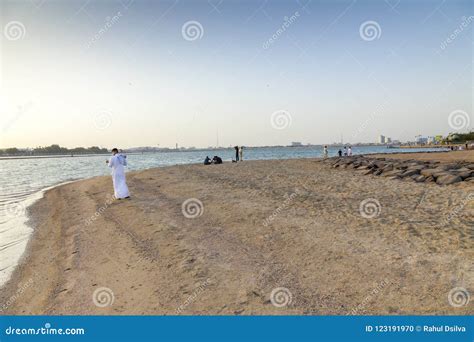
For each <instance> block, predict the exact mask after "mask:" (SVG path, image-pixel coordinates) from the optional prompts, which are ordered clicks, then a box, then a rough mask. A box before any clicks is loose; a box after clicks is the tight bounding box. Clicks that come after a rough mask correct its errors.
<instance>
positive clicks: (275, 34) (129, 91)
mask: <svg viewBox="0 0 474 342" xmlns="http://www.w3.org/2000/svg"><path fill="white" fill-rule="evenodd" d="M0 1H1V2H0V3H1V5H0V12H1V14H0V24H1V25H0V30H2V35H1V43H0V58H1V74H0V79H1V91H0V96H1V97H0V113H1V117H0V147H9V146H18V147H35V146H40V145H41V146H45V145H49V144H53V143H58V144H60V145H62V146H67V147H74V146H91V145H100V146H104V147H112V146H118V147H124V148H126V147H132V146H145V145H149V146H157V145H159V146H161V147H167V146H174V145H175V143H178V144H179V145H180V146H196V147H207V146H214V145H216V140H217V132H218V135H219V144H220V145H221V146H229V145H231V144H232V145H236V144H237V145H241V144H242V145H247V146H251V145H273V144H289V143H290V142H291V141H301V142H303V143H320V144H322V143H332V142H334V141H339V140H340V138H341V134H342V135H343V136H344V140H345V141H350V142H359V141H361V142H375V141H376V139H377V136H378V135H379V134H384V135H386V136H390V137H392V138H394V139H401V140H406V139H414V136H415V135H418V134H423V135H435V134H447V133H448V132H451V131H454V129H453V126H454V128H455V129H460V130H464V131H465V130H467V129H469V128H471V127H472V126H473V124H474V120H473V117H472V113H473V111H472V109H473V26H474V17H473V15H474V11H473V6H472V1H469V0H466V1H455V0H454V1H443V0H439V1H438V0H437V1H427V0H424V1H413V0H410V1H408V0H406V1H398V0H386V1H361V0H359V1H315V0H313V1H311V0H299V1H294V0H293V1H290V0H288V1H235V0H233V1H230V0H213V1H207V0H204V1H196V0H195V1H184V0H181V1H139V0H135V1H131V0H121V1H118V0H117V1H113V0H109V1H105V0H104V1H98V0H80V1H59V0H58V1H51V0H25V1H5V0H0ZM451 113H454V114H451ZM450 114H451V117H450ZM466 115H467V116H466ZM450 120H451V121H450ZM453 120H454V121H455V123H453ZM459 120H460V121H461V122H459ZM450 123H451V125H450Z"/></svg>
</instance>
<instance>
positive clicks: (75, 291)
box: [0, 151, 474, 315]
mask: <svg viewBox="0 0 474 342" xmlns="http://www.w3.org/2000/svg"><path fill="white" fill-rule="evenodd" d="M466 153H467V154H466V155H465V156H464V155H463V158H464V157H466V158H473V156H474V154H473V152H472V151H469V152H466ZM451 154H452V155H455V154H456V158H459V156H461V154H460V153H459V152H453V153H451V152H449V153H439V155H440V156H436V154H433V153H430V154H426V155H427V156H429V158H432V159H433V158H454V157H451V156H450V155H451ZM416 155H419V156H416V158H424V156H425V154H416ZM404 156H405V155H400V158H405V157H404ZM391 157H395V156H391ZM397 157H398V156H397ZM414 157H415V154H414V155H410V158H414ZM127 179H128V184H129V187H130V191H131V194H132V199H131V200H122V201H112V200H111V199H110V198H111V195H112V181H111V178H110V177H97V178H93V179H88V180H83V181H78V182H74V183H71V184H66V185H63V186H60V187H57V188H54V189H52V190H50V191H48V192H47V193H46V194H45V197H44V198H43V199H42V200H40V201H38V202H37V203H36V204H35V205H34V206H33V207H32V208H31V210H30V213H31V217H32V222H31V223H32V224H33V225H34V226H35V233H34V236H33V238H32V239H31V241H30V243H29V246H28V254H27V256H25V258H24V260H23V262H22V264H21V265H20V266H19V267H18V268H17V270H16V271H15V273H14V276H13V278H12V279H11V280H10V281H9V282H8V283H7V285H6V286H5V287H4V288H3V289H2V291H1V294H0V304H1V306H0V309H1V310H2V311H3V312H2V314H71V315H74V314H89V315H101V314H112V315H117V314H118V315H125V314H130V315H142V314H150V315H166V314H188V315H194V314H230V315H233V314H244V315H249V314H256V315H260V314H270V315H279V314H290V315H293V314H314V315H323V314H324V315H328V314H334V315H345V314H362V315H363V314H396V315H401V314H428V315H431V314H448V315H465V314H473V313H474V310H473V306H472V300H471V302H470V303H468V304H467V305H461V306H459V307H456V306H453V305H450V303H449V300H448V295H449V293H450V291H452V290H453V289H456V288H463V289H466V290H467V291H468V292H469V293H470V294H471V296H472V294H473V293H474V276H473V272H474V266H473V262H472V261H473V260H474V251H473V246H474V245H473V241H474V233H473V230H472V227H473V224H474V222H473V220H474V219H473V218H474V201H473V200H471V199H472V197H470V195H471V194H472V193H473V192H474V184H472V182H463V183H458V184H454V185H451V186H446V187H441V186H438V185H436V184H427V183H426V184H425V183H420V184H418V183H413V182H405V181H395V180H389V179H386V178H382V177H375V176H363V175H361V174H360V173H358V172H357V171H355V170H350V169H346V170H335V169H333V168H331V167H329V166H327V165H325V164H323V163H320V162H318V161H317V160H314V159H304V160H288V161H278V160H274V161H245V162H242V163H238V164H235V163H227V164H223V165H211V166H204V165H184V166H173V167H166V168H158V169H151V170H146V171H139V172H130V173H128V174H127ZM195 199H197V200H199V201H196V200H195ZM374 199H375V200H376V201H375V202H374V201H373V200H374ZM364 201H365V202H364ZM370 201H372V202H370ZM185 202H186V203H190V206H188V207H187V209H183V203H185ZM367 202H369V203H379V204H380V206H378V204H377V205H376V208H375V209H376V210H375V212H374V211H373V210H371V209H370V208H368V209H367V208H363V209H362V210H361V203H367ZM201 203H202V206H201ZM193 204H194V205H195V206H193ZM372 209H374V208H373V207H372ZM374 213H375V214H374ZM282 288H284V289H282ZM272 292H273V294H274V295H273V296H272ZM276 292H279V295H275V293H276ZM451 299H452V298H451ZM272 300H273V301H272Z"/></svg>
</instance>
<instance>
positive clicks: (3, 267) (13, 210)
mask: <svg viewBox="0 0 474 342" xmlns="http://www.w3.org/2000/svg"><path fill="white" fill-rule="evenodd" d="M337 151H338V148H336V147H331V148H330V149H329V155H330V156H334V155H336V154H337ZM405 151H407V152H416V151H417V150H415V149H410V150H403V149H388V148H386V147H382V146H363V147H354V148H353V153H354V154H368V153H377V152H385V153H387V152H388V153H390V152H405ZM423 151H426V149H423ZM206 155H208V156H210V157H211V158H212V157H213V156H214V155H218V156H220V157H221V158H222V159H223V160H224V161H230V160H231V159H232V157H233V156H234V150H233V149H220V150H209V151H202V150H201V151H186V152H166V153H164V152H162V153H145V154H129V155H128V158H127V161H128V170H129V171H132V170H143V169H148V168H153V167H163V166H169V165H179V164H191V163H201V162H203V160H204V158H205V157H206ZM321 156H322V148H321V147H278V148H276V147H271V148H270V147H269V148H255V149H252V148H247V149H245V150H244V159H245V160H257V159H291V158H317V157H321ZM105 159H106V156H103V155H100V156H85V157H72V158H71V157H65V158H28V159H3V160H0V174H1V179H0V286H1V285H2V284H3V283H5V282H6V281H7V280H8V279H9V277H10V276H11V274H12V272H13V269H14V267H15V266H16V265H17V263H18V261H19V259H20V258H21V256H22V255H23V253H24V251H25V248H26V245H27V242H28V239H29V237H30V236H31V233H32V232H33V228H32V227H29V226H28V225H27V220H28V218H27V216H26V208H27V207H28V206H29V205H31V204H32V203H34V201H36V200H38V199H39V198H41V197H42V196H43V193H44V191H45V189H47V188H49V187H53V186H55V185H57V184H61V183H64V182H68V181H73V180H78V179H83V178H89V177H94V176H101V175H106V174H110V170H109V168H108V167H107V166H106V165H105Z"/></svg>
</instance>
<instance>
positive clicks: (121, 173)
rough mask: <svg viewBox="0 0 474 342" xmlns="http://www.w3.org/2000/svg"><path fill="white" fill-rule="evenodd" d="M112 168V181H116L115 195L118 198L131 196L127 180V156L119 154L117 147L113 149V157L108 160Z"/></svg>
mask: <svg viewBox="0 0 474 342" xmlns="http://www.w3.org/2000/svg"><path fill="white" fill-rule="evenodd" d="M107 163H108V165H109V167H110V168H111V169H112V182H113V183H114V195H115V198H116V199H122V198H130V193H129V192H128V187H127V182H126V181H125V169H124V166H126V165H127V160H126V157H125V156H124V155H122V154H119V152H118V150H117V149H116V148H114V149H112V157H111V158H110V160H108V161H107Z"/></svg>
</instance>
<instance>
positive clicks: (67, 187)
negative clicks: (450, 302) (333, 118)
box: [0, 152, 459, 314]
mask: <svg viewBox="0 0 474 342" xmlns="http://www.w3.org/2000/svg"><path fill="white" fill-rule="evenodd" d="M415 153H416V152H415ZM426 153H427V152H422V153H418V154H423V155H425V154H426ZM435 153H443V154H444V153H445V152H435ZM453 153H459V152H453ZM387 154H392V153H386V154H385V153H384V154H383V156H384V157H386V155H387ZM407 154H412V155H413V154H414V153H410V152H408V153H407ZM430 154H431V153H430ZM379 155H380V154H379ZM366 156H369V157H370V156H372V155H366ZM317 160H320V158H318V159H316V158H302V159H300V160H299V159H292V160H261V161H246V162H245V163H242V164H238V165H235V164H232V163H225V164H223V166H226V167H227V170H226V171H230V167H233V166H235V167H237V168H239V167H241V168H242V167H246V165H250V164H254V166H255V167H257V164H260V165H258V167H263V168H266V167H267V166H266V165H265V164H276V165H287V166H288V167H291V165H292V164H291V163H301V164H302V165H304V166H305V167H307V166H308V165H311V164H314V162H315V161H317ZM244 164H245V165H244ZM209 167H210V168H211V169H209ZM218 167H219V166H217V167H216V166H201V165H200V164H184V165H177V166H166V167H159V168H151V169H146V170H140V171H132V172H128V173H127V177H128V179H130V181H131V182H132V181H133V182H134V186H135V187H137V186H138V188H136V189H134V191H133V192H132V195H134V194H135V195H134V196H133V198H132V201H131V202H125V201H123V202H121V203H117V202H114V203H111V204H110V208H112V209H110V210H115V207H117V206H122V207H126V208H128V207H130V206H131V205H132V206H133V201H136V200H138V201H141V199H140V192H139V191H140V188H141V190H142V191H145V192H146V190H145V189H146V188H143V186H145V185H144V182H145V180H146V179H147V178H148V176H147V175H148V174H150V175H154V174H160V175H161V176H166V174H165V171H169V172H170V173H171V174H175V173H178V174H182V173H183V170H181V169H188V170H189V171H190V172H191V174H193V175H194V176H196V175H195V172H197V175H198V176H199V175H200V174H201V173H202V172H206V171H211V174H214V173H215V171H216V169H217V168H218ZM212 168H214V170H212ZM199 169H201V171H199ZM321 171H322V170H321ZM247 172H251V173H252V170H247ZM338 172H340V171H338ZM342 172H344V171H342ZM214 176H215V175H214ZM222 177H224V178H225V176H222ZM222 177H220V176H218V178H217V179H220V178H222ZM152 178H153V179H155V177H151V178H150V179H152ZM169 180H170V181H173V177H171V178H170V179H169ZM183 181H184V179H183ZM220 181H224V179H222V180H220ZM220 181H219V182H220ZM387 181H388V180H387ZM137 182H138V183H137ZM93 183H99V184H102V185H106V184H108V183H110V184H108V185H106V186H105V188H104V189H102V187H98V185H92V188H93V189H94V192H92V193H91V195H88V196H89V197H94V198H92V199H87V201H85V202H84V203H82V202H83V201H82V200H81V201H79V202H81V203H79V207H80V209H83V210H84V212H89V213H92V214H93V213H94V212H97V210H99V209H100V208H101V206H104V204H105V203H107V202H106V198H107V193H109V195H110V192H111V190H112V189H111V180H110V176H97V177H92V178H87V179H80V180H75V181H71V182H67V183H66V184H63V183H61V184H58V185H55V186H53V187H50V189H48V190H46V189H43V190H41V191H44V197H43V198H42V199H40V200H38V201H36V202H35V203H34V204H33V205H32V206H31V207H28V214H29V216H30V218H29V220H28V222H27V223H28V224H31V225H33V226H35V227H34V228H33V233H32V234H31V236H30V237H29V241H28V243H27V246H26V249H25V252H24V253H23V255H22V257H21V259H20V261H19V264H18V266H17V267H16V268H15V270H14V272H13V275H12V276H11V277H10V280H8V281H7V282H6V283H5V284H4V285H3V286H2V295H0V299H1V300H2V301H3V303H5V302H7V301H8V299H11V298H13V297H14V296H15V295H16V294H18V289H22V284H30V283H31V284H30V285H28V286H27V288H25V289H23V290H22V292H21V296H19V297H24V296H25V297H26V296H27V293H28V292H29V291H31V287H36V286H38V287H40V288H42V289H46V288H47V289H49V290H48V291H45V292H46V293H45V294H44V295H43V296H42V298H41V300H38V299H35V300H33V302H35V303H36V305H37V309H39V311H35V309H34V308H32V309H31V313H36V314H38V313H42V312H44V313H60V314H64V313H67V312H68V311H67V308H65V310H66V311H64V312H62V313H61V311H59V312H58V311H57V310H58V308H56V307H54V306H51V304H49V309H48V305H46V304H45V303H50V302H53V301H54V297H55V296H60V294H61V293H67V292H69V291H70V289H69V288H70V287H74V284H71V283H70V281H69V280H68V277H67V276H64V275H61V274H60V273H61V272H60V271H58V266H59V264H64V262H65V260H67V259H70V260H69V262H67V264H69V266H70V267H66V268H64V267H62V268H63V271H64V272H70V271H71V270H72V269H73V266H74V265H75V264H76V263H77V262H79V261H77V260H76V257H75V256H74V255H75V254H77V253H78V252H80V251H75V249H74V246H76V245H77V243H78V241H74V240H75V239H74V238H73V239H72V240H71V239H70V237H71V236H74V235H75V234H76V233H77V232H73V231H70V229H69V228H67V227H66V226H62V225H60V226H58V225H57V222H56V221H55V219H57V218H58V217H61V215H62V214H63V210H66V211H68V210H69V208H68V207H65V206H64V203H63V205H61V206H59V207H57V205H58V204H59V201H60V200H59V199H60V198H62V197H64V196H65V197H66V198H74V196H75V195H74V194H73V193H75V192H82V193H84V194H88V192H87V191H86V188H87V187H89V186H90V184H93ZM135 183H136V184H135ZM224 184H226V182H225V181H224ZM164 186H166V185H165V184H162V183H161V182H160V184H159V186H158V188H160V187H164ZM196 186H197V189H200V188H201V187H202V185H199V184H196ZM178 188H179V189H180V191H183V189H182V187H181V186H179V185H178ZM137 190H138V191H137ZM174 190H176V189H173V191H174ZM272 192H274V191H272ZM159 193H160V191H159ZM286 193H288V192H286ZM166 194H167V195H173V193H169V192H168V193H166ZM96 195H97V196H100V198H101V199H102V200H101V201H99V202H97V201H96V200H95V199H96V198H95V196H96ZM162 195H165V194H163V193H162ZM135 196H136V197H135ZM208 196H209V195H208ZM164 197H165V198H166V196H164ZM296 197H297V196H296ZM289 198H291V199H292V197H289ZM76 200H77V199H76ZM156 200H157V201H158V202H159V201H160V200H159V198H158V199H156ZM63 202H64V201H63ZM290 202H291V201H290ZM282 203H286V202H283V201H281V202H280V201H277V202H275V204H279V205H280V206H281V205H282ZM175 204H176V203H175ZM285 205H286V204H285ZM288 206H291V203H289V204H288ZM178 207H179V206H178ZM97 208H99V209H97ZM206 208H207V206H206ZM271 208H272V206H270V209H271ZM275 208H276V209H278V208H280V207H279V206H276V207H273V209H275ZM75 209H78V208H75ZM169 209H170V208H169ZM284 209H286V208H284ZM106 210H109V208H108V207H107V208H106ZM124 210H126V209H124ZM147 210H151V209H150V208H148V209H147ZM172 210H173V211H176V208H172ZM126 211H127V210H126ZM145 211H146V210H145ZM270 213H271V211H270ZM75 214H77V216H79V217H81V219H82V220H84V218H85V217H87V215H85V216H84V215H81V214H80V213H77V212H76V213H75ZM144 214H146V213H144ZM144 214H143V215H144ZM256 214H258V213H256ZM143 215H142V214H140V216H142V217H143V219H145V220H146V219H147V215H144V216H143ZM178 215H179V213H178ZM175 216H176V214H173V216H172V217H168V218H167V219H166V220H165V221H166V222H162V224H166V225H170V226H176V222H173V221H175V220H178V221H181V220H182V218H177V217H175ZM99 218H100V219H103V217H99ZM107 218H108V219H109V220H111V221H112V224H111V223H110V222H108V223H107V225H109V226H111V228H112V231H113V230H114V229H115V228H114V226H117V224H118V225H119V226H120V225H121V222H122V221H124V220H126V219H127V217H122V216H121V215H120V219H118V220H116V219H114V217H113V216H112V217H107ZM275 220H276V219H275ZM73 221H74V220H73ZM185 221H187V220H184V221H183V224H184V223H185ZM253 222H254V223H252V224H251V226H252V225H257V226H259V225H260V223H261V222H255V221H253ZM262 222H263V221H262ZM98 223H99V222H94V224H92V225H91V226H94V225H96V224H98ZM101 223H103V222H101ZM74 225H75V226H76V228H78V229H79V228H80V229H86V228H88V227H85V228H84V226H85V225H84V222H79V224H78V222H74ZM153 225H155V224H153ZM53 227H55V228H57V230H58V231H55V230H54V229H53ZM95 229H96V230H97V227H96V228H95ZM163 229H164V228H162V230H163ZM123 230H124V229H119V231H122V233H121V234H125V236H128V238H131V239H132V246H133V245H134V243H135V244H136V243H138V245H140V244H141V243H142V240H140V239H139V241H138V242H137V241H134V237H133V235H134V232H133V230H130V227H128V226H127V227H126V228H125V231H126V232H124V231H123ZM167 234H171V233H170V232H167ZM171 235H173V234H171ZM64 238H68V239H66V240H68V241H69V242H68V243H67V244H66V245H63V246H61V247H60V248H58V250H57V252H58V253H59V254H58V260H54V261H57V263H56V262H52V263H50V264H48V265H47V266H44V268H45V269H46V270H45V272H44V273H45V274H46V275H47V276H46V277H45V276H44V275H38V274H37V272H38V270H39V269H35V271H34V272H33V267H30V263H32V259H35V258H36V259H38V253H39V252H38V251H40V250H41V249H44V248H45V246H44V244H48V241H47V240H48V239H51V240H53V241H54V243H53V245H52V246H53V247H54V245H55V244H57V243H59V244H60V240H61V239H64ZM174 238H176V237H174ZM197 238H198V240H199V239H201V238H199V237H197ZM135 239H136V238H135ZM181 239H182V237H181V238H179V239H178V240H177V242H178V244H179V241H180V240H181ZM79 240H80V239H79ZM143 241H146V239H144V240H143ZM127 243H130V241H127ZM145 245H146V243H145ZM77 246H80V244H79V245H77ZM57 247H59V246H57ZM162 247H163V246H162ZM209 247H210V246H208V248H209ZM141 248H143V249H145V250H146V253H144V254H145V255H147V256H145V257H144V256H138V260H139V263H138V264H140V262H142V261H143V263H145V261H146V260H148V259H151V260H155V259H159V258H160V256H159V255H155V252H154V251H153V250H150V249H147V248H146V246H144V247H143V246H142V247H140V246H139V248H138V249H139V250H140V249H141ZM134 249H136V246H135V248H134ZM67 250H68V251H69V252H70V253H71V254H70V255H69V256H66V255H63V254H64V253H65V252H66V251H67ZM44 252H45V251H44V250H43V253H42V257H46V256H48V253H44ZM134 252H136V251H134ZM172 252H176V251H172ZM170 253H171V252H170ZM33 254H34V255H33ZM66 254H67V253H66ZM139 254H140V253H139ZM158 254H159V253H158ZM49 257H51V255H49ZM134 257H137V256H136V255H135V256H134ZM53 259H54V258H53ZM59 259H60V260H59ZM51 261H53V260H51ZM43 262H44V261H43ZM109 262H111V261H109ZM193 262H194V261H193ZM33 263H34V264H36V266H37V267H36V268H38V265H39V264H38V260H37V261H36V262H33ZM112 263H113V262H112ZM59 268H61V267H59ZM185 268H186V267H185ZM68 269H69V270H68ZM42 272H43V271H42ZM185 273H187V272H185ZM198 273H199V272H198ZM50 276H51V277H53V278H55V279H58V281H59V284H56V285H55V286H53V287H51V284H49V282H50V279H49V277H50ZM182 276H183V277H184V276H185V275H182ZM141 277H143V275H141ZM145 278H146V277H145ZM145 278H144V279H145ZM30 279H33V281H32V282H31V281H30ZM61 279H62V280H61ZM144 279H143V280H144ZM207 279H208V278H205V279H204V278H203V277H202V276H200V277H198V279H197V280H198V281H197V282H194V283H195V284H198V285H197V286H202V284H207V285H206V286H208V285H209V284H210V285H209V287H215V284H213V282H212V281H211V282H209V284H208V280H207ZM195 280H196V279H195ZM77 282H79V279H75V281H74V282H73V283H77ZM48 284H49V285H48ZM61 284H62V285H61ZM65 284H69V285H71V286H64V285H65ZM168 285H169V284H168ZM96 286H99V285H97V284H96ZM62 287H64V288H62ZM93 287H94V286H93ZM188 292H189V290H188ZM190 294H192V291H191V293H190ZM30 296H31V295H30ZM40 297H41V296H40ZM86 297H87V296H86ZM247 297H248V296H247ZM257 297H264V294H262V293H260V294H259V295H258V296H257ZM30 298H31V299H33V298H34V297H30ZM6 299H7V301H6ZM87 299H88V298H87ZM254 299H255V298H254ZM20 301H22V299H21V298H18V299H15V301H14V303H12V304H11V306H9V307H8V308H6V312H11V310H13V312H15V313H23V314H25V313H28V311H27V309H26V307H24V306H22V305H21V303H20ZM28 302H29V301H28ZM40 304H41V305H42V306H41V305H40ZM76 304H77V303H76ZM237 306H238V305H237ZM265 306H266V305H265ZM40 307H42V308H43V309H40ZM0 309H1V307H0ZM69 309H71V310H72V307H69ZM96 309H97V308H96V307H95V308H94V307H89V308H88V309H87V310H86V311H80V310H79V311H78V312H79V314H90V313H94V314H101V313H108V314H111V313H112V314H128V313H130V311H129V310H130V308H128V309H126V308H125V309H123V311H122V310H118V311H115V310H114V311H111V310H108V311H96ZM114 309H117V308H114ZM17 310H18V311H17ZM22 310H23V311H22ZM42 310H46V311H42ZM75 310H78V309H77V308H76V309H75ZM89 310H90V311H89ZM161 310H164V309H161ZM239 310H240V309H236V310H234V311H235V312H232V311H226V310H225V309H224V311H223V312H224V313H227V314H236V312H238V311H239ZM326 310H327V309H326ZM378 310H379V311H375V312H379V313H380V312H388V313H390V310H389V311H380V308H379V309H378ZM170 311H173V310H170ZM132 312H133V311H132ZM151 312H152V313H153V312H154V311H151ZM255 312H257V313H256V314H262V313H263V314H278V311H273V310H272V308H266V309H265V310H264V311H263V312H259V311H258V310H257V311H255ZM318 312H319V311H318ZM323 312H331V311H323ZM166 313H168V314H169V313H170V312H166V311H158V314H166ZM215 313H217V314H221V312H215ZM295 313H296V314H297V313H298V311H294V310H288V311H285V314H295ZM402 313H403V312H402ZM183 314H186V311H184V312H183ZM313 314H314V312H313ZM336 314H342V313H341V312H340V311H339V312H338V311H336ZM391 314H399V313H396V312H392V313H391ZM453 314H455V313H453Z"/></svg>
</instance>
